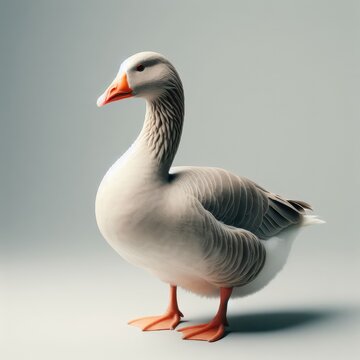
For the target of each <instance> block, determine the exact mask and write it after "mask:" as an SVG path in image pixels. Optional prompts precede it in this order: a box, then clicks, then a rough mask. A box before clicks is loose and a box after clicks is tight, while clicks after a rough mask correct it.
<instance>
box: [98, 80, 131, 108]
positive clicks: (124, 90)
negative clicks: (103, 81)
mask: <svg viewBox="0 0 360 360" xmlns="http://www.w3.org/2000/svg"><path fill="white" fill-rule="evenodd" d="M132 91H133V90H132V89H131V88H130V86H129V84H128V81H127V76H126V74H125V73H124V74H122V75H118V76H117V77H116V78H115V79H114V81H113V82H112V83H111V84H110V86H109V87H108V88H107V89H106V90H105V92H104V93H103V94H102V95H101V96H100V97H99V98H98V99H97V102H96V104H97V106H99V107H100V106H104V105H106V104H108V103H111V102H113V101H117V100H121V99H125V98H128V97H132V96H134V95H133V93H132Z"/></svg>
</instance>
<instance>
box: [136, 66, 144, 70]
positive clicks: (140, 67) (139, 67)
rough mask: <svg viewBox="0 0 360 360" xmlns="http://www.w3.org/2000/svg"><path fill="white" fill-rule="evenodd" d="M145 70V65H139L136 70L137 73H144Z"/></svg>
mask: <svg viewBox="0 0 360 360" xmlns="http://www.w3.org/2000/svg"><path fill="white" fill-rule="evenodd" d="M144 69H145V66H144V65H138V66H137V67H136V70H137V71H144Z"/></svg>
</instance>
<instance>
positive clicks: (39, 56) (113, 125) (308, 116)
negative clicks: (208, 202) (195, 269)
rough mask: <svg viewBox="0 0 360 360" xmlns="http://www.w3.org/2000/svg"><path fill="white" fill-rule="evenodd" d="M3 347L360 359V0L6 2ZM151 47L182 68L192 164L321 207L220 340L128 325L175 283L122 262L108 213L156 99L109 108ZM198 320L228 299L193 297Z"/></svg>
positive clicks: (33, 354)
mask: <svg viewBox="0 0 360 360" xmlns="http://www.w3.org/2000/svg"><path fill="white" fill-rule="evenodd" d="M0 6H1V8H0V41H1V43H0V51H1V56H0V64H1V66H0V81H1V93H0V119H1V132H0V136H1V139H0V147H1V148H0V159H1V162H0V165H1V170H0V171H1V187H0V191H1V193H0V195H1V203H0V211H1V213H0V222H1V224H0V235H1V239H0V241H1V243H0V250H1V253H0V256H1V259H0V260H1V263H0V267H1V268H0V270H1V273H0V276H1V279H0V280H1V283H0V285H1V287H2V290H1V294H0V302H1V306H0V320H1V321H0V322H1V325H0V327H1V328H0V330H1V334H0V339H1V341H0V354H3V355H2V356H1V358H3V359H16V360H18V359H37V360H40V359H64V358H66V359H77V360H79V359H87V360H91V359H100V358H102V359H119V358H124V357H126V358H129V359H132V358H136V359H142V358H147V359H152V358H156V359H162V358H164V359H165V358H172V359H183V358H184V357H186V356H192V357H193V356H199V357H203V356H207V358H208V359H219V357H221V358H224V357H225V356H232V357H235V358H237V357H239V358H247V359H259V358H260V357H261V358H265V359H289V358H291V359H304V358H315V357H316V358H324V359H325V358H326V359H338V358H339V357H340V356H342V357H345V358H348V359H352V358H355V357H356V356H357V355H356V353H359V346H358V344H357V341H356V339H358V336H359V322H358V318H359V308H358V302H359V298H360V296H359V290H358V285H357V283H358V275H359V267H358V265H357V263H358V261H359V246H358V244H359V232H358V229H359V227H358V221H359V220H358V219H359V215H360V213H359V200H360V199H359V188H360V186H359V185H360V171H359V170H360V169H359V153H360V151H359V150H360V148H359V132H360V131H359V130H360V126H359V115H360V111H359V95H360V92H359V62H360V56H359V55H360V48H359V44H360V33H359V31H360V25H359V24H360V22H359V20H360V4H359V2H358V1H351V0H343V1H340V0H328V1H325V0H312V1H309V0H305V1H299V0H298V1H293V0H290V1H289V0H273V1H266V0H247V1H245V0H240V1H239V0H238V1H205V0H203V1H190V0H182V1H166V0H154V1H145V0H143V1H116V0H113V1H110V0H106V1H93V0H88V1H80V0H75V1H74V0H71V1H70V0H62V1H60V0H58V1H55V0H42V1H41V0H32V1H21V0H12V1H11V0H8V1H4V0H2V1H1V2H0ZM144 50H152V51H157V52H160V53H162V54H164V55H165V56H166V57H168V58H169V59H170V60H171V61H172V62H173V64H174V65H175V66H176V68H177V69H178V71H179V73H180V76H181V77H182V80H183V84H184V88H185V98H186V118H185V124H184V131H183V137H182V142H181V145H180V148H179V151H178V154H177V157H176V159H175V164H176V165H209V166H219V167H223V168H226V169H228V170H231V171H233V172H235V173H237V174H239V175H243V176H246V177H249V178H251V179H253V180H255V181H256V182H258V183H259V184H260V185H262V186H263V187H265V188H267V189H269V190H271V191H273V192H276V193H279V194H282V195H284V196H287V197H289V198H293V199H301V200H305V201H307V202H309V203H311V204H312V205H313V207H314V210H315V213H316V214H318V215H319V216H320V217H321V218H323V219H325V220H326V222H327V223H326V225H322V226H316V227H312V228H307V229H305V230H304V232H303V233H302V234H301V236H300V237H299V238H298V239H297V242H296V244H295V246H294V248H293V251H292V254H291V257H290V259H289V261H288V264H287V266H286V267H285V269H284V271H283V272H282V273H281V274H280V275H279V276H278V277H277V278H276V280H274V281H273V282H272V283H271V284H270V285H269V286H268V287H267V288H266V289H264V290H263V291H262V292H259V293H258V294H256V295H254V296H251V297H249V298H245V299H243V300H237V301H234V302H230V309H229V320H230V323H232V329H233V331H232V332H231V333H230V334H229V335H228V336H226V337H225V338H224V339H223V340H222V341H221V342H218V343H215V344H207V343H198V342H189V341H182V340H181V337H180V334H179V333H176V332H157V333H151V334H149V333H142V332H140V331H139V330H138V329H135V328H132V327H128V326H127V325H126V321H127V320H129V319H131V318H133V317H136V316H140V315H147V314H149V315H151V314H152V313H160V312H161V311H162V310H163V309H164V308H165V306H166V302H167V286H166V285H165V284H162V283H160V282H159V281H158V280H157V279H154V278H153V277H151V276H150V275H148V274H147V273H145V272H144V271H142V270H141V269H137V268H134V267H132V266H131V265H129V264H127V263H126V262H125V261H124V260H122V259H121V258H120V257H119V256H118V255H117V254H116V253H115V252H114V251H113V250H112V249H111V248H110V247H109V246H108V245H107V244H106V242H105V241H104V240H103V239H102V237H101V235H100V234H99V232H98V230H97V226H96V222H95V217H94V199H95V195H96V191H97V187H98V184H99V182H100V181H101V178H102V176H103V175H104V174H105V172H106V171H107V169H108V168H109V167H110V166H111V164H112V163H113V162H114V161H115V160H116V159H117V158H118V157H120V156H121V154H122V153H123V152H124V151H126V149H127V148H128V146H129V145H130V144H131V142H132V141H133V140H134V139H135V138H136V136H137V133H138V132H139V130H140V128H141V126H142V121H143V116H144V102H143V101H142V100H140V99H131V100H126V101H122V102H119V103H115V104H111V105H109V106H106V107H105V108H102V109H98V108H97V107H96V99H97V97H98V96H99V95H100V94H101V93H102V92H103V90H104V89H105V88H106V87H107V85H108V84H109V83H110V82H111V81H112V79H113V77H114V76H115V74H116V72H117V70H118V67H119V65H120V63H121V62H122V61H123V60H124V59H126V58H127V57H128V56H130V55H132V54H134V53H136V52H138V51H144ZM179 297H180V306H181V308H182V310H183V312H185V313H186V318H187V320H190V321H193V322H195V323H196V322H198V321H200V320H202V321H204V320H206V319H209V318H210V317H212V316H213V314H214V311H215V309H216V307H217V302H216V300H208V299H202V298H199V297H196V296H195V295H191V294H188V293H186V292H184V291H180V294H179Z"/></svg>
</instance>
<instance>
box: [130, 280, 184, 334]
mask: <svg viewBox="0 0 360 360" xmlns="http://www.w3.org/2000/svg"><path fill="white" fill-rule="evenodd" d="M183 316H184V315H183V314H182V313H181V311H180V310H179V307H178V303H177V298H176V286H174V285H170V303H169V306H168V308H167V310H166V311H165V313H164V314H163V315H160V316H147V317H142V318H138V319H134V320H131V321H129V322H128V324H129V325H133V326H137V327H139V328H140V329H142V330H143V331H153V330H173V329H175V328H176V326H177V325H178V324H179V322H180V318H182V317H183Z"/></svg>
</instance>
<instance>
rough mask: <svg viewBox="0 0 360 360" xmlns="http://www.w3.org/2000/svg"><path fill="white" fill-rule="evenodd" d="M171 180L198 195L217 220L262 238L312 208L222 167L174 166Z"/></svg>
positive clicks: (276, 232)
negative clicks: (272, 191)
mask: <svg viewBox="0 0 360 360" xmlns="http://www.w3.org/2000/svg"><path fill="white" fill-rule="evenodd" d="M171 181H172V182H173V183H176V184H177V186H179V187H181V188H182V189H183V191H185V192H186V193H187V194H190V195H191V196H194V197H195V198H196V199H197V200H198V201H199V202H200V203H201V205H202V206H203V207H204V209H206V210H207V211H208V212H210V213H211V214H212V215H213V216H214V218H215V219H216V220H218V221H220V222H222V223H224V224H226V225H228V226H232V227H235V228H238V229H244V230H247V231H250V232H251V233H253V234H254V235H256V236H257V237H258V238H260V239H268V238H270V237H272V236H274V235H276V234H278V233H279V232H281V231H282V230H284V229H285V228H287V227H288V226H290V225H292V224H297V223H299V222H300V221H301V219H302V215H303V213H304V212H305V209H310V206H309V205H308V204H307V203H305V202H302V201H295V200H286V199H285V198H283V197H281V196H279V195H276V194H273V193H271V192H269V191H267V190H265V189H263V188H262V187H260V186H259V185H257V184H256V183H254V182H253V181H251V180H249V179H247V178H244V177H240V176H237V175H234V174H232V173H230V172H228V171H226V170H223V169H219V168H209V167H174V168H172V169H171Z"/></svg>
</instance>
